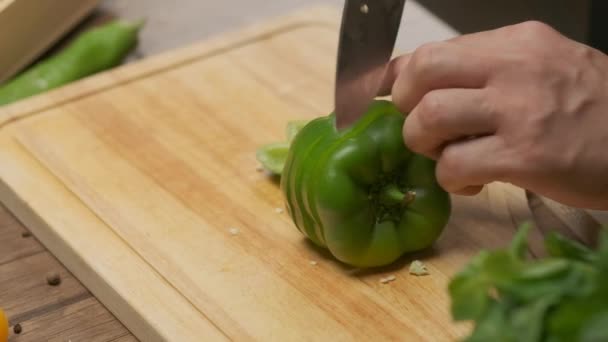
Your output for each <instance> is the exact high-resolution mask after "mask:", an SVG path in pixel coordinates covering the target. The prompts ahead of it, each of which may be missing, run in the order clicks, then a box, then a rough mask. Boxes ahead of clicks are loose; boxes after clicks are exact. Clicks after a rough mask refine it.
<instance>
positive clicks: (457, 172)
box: [436, 135, 509, 195]
mask: <svg viewBox="0 0 608 342" xmlns="http://www.w3.org/2000/svg"><path fill="white" fill-rule="evenodd" d="M504 148H505V147H504V143H503V141H502V139H501V138H500V137H499V136H496V135H490V136H486V137H481V138H476V139H472V140H466V141H462V142H458V143H454V144H450V145H448V146H447V147H446V148H445V149H444V150H443V151H442V153H441V156H440V157H439V160H438V161H437V168H436V174H437V181H438V182H439V184H440V185H441V186H442V187H443V188H444V189H445V190H446V191H448V192H451V193H456V194H462V195H474V194H477V193H478V192H479V191H481V189H482V187H483V186H484V185H485V184H488V183H491V182H493V181H500V180H503V178H504V176H505V174H506V172H507V170H508V168H507V164H506V163H508V161H509V159H508V158H501V155H502V154H503V151H504Z"/></svg>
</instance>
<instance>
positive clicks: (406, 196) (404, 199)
mask: <svg viewBox="0 0 608 342" xmlns="http://www.w3.org/2000/svg"><path fill="white" fill-rule="evenodd" d="M415 198H416V193H415V192H413V191H406V192H403V191H401V189H399V187H398V186H397V185H395V184H391V185H388V186H386V187H385V188H384V189H382V192H381V195H380V201H381V202H382V203H384V204H386V205H399V204H400V205H403V206H406V205H408V204H410V203H411V202H412V201H413V200H414V199H415Z"/></svg>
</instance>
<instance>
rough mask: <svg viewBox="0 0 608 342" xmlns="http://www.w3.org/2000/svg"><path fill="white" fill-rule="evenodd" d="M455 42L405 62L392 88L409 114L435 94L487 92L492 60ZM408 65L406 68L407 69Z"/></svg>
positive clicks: (423, 50)
mask: <svg viewBox="0 0 608 342" xmlns="http://www.w3.org/2000/svg"><path fill="white" fill-rule="evenodd" d="M472 51H474V50H471V49H470V48H468V47H465V46H462V45H459V44H455V43H452V42H444V43H435V44H428V45H425V46H423V47H421V48H419V49H417V50H416V51H415V52H414V53H413V54H412V55H411V56H410V57H409V58H406V60H407V63H406V62H405V60H404V61H399V62H395V64H396V66H397V67H398V66H402V69H401V72H400V73H398V76H397V78H396V79H395V81H394V83H393V87H392V97H393V99H392V100H393V102H394V103H395V104H396V105H397V107H398V108H399V109H400V110H401V111H403V112H405V113H407V112H409V111H411V110H412V109H413V108H414V107H415V106H416V104H417V103H418V102H419V101H420V100H421V99H422V97H423V96H424V95H425V94H426V93H428V92H429V91H431V90H435V89H443V88H483V87H484V86H485V85H486V82H487V80H488V78H489V74H490V65H491V61H489V57H485V56H483V55H481V54H478V53H475V52H472ZM403 64H405V67H403Z"/></svg>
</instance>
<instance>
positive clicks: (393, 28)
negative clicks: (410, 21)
mask: <svg viewBox="0 0 608 342" xmlns="http://www.w3.org/2000/svg"><path fill="white" fill-rule="evenodd" d="M404 6H405V0H345V3H344V10H343V13H342V23H341V29H340V37H339V47H338V60H337V66H336V83H335V95H334V106H335V109H334V111H335V113H336V126H337V127H338V129H343V128H346V127H348V126H350V125H351V124H352V123H353V122H355V121H356V120H357V119H359V118H360V117H361V115H363V113H364V112H365V110H366V109H367V107H368V106H369V105H370V103H371V102H372V101H373V99H374V98H375V97H376V96H377V93H378V90H379V87H380V85H381V82H382V79H383V78H384V74H385V71H386V66H387V64H388V62H389V61H390V59H391V56H392V53H393V49H394V47H395V40H396V39H397V33H398V31H399V25H400V23H401V16H402V14H403V7H404Z"/></svg>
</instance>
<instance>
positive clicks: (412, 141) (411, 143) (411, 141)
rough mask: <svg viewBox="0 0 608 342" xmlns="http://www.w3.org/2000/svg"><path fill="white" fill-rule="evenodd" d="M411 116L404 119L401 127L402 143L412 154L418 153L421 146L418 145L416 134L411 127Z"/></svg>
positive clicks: (418, 140) (414, 129)
mask: <svg viewBox="0 0 608 342" xmlns="http://www.w3.org/2000/svg"><path fill="white" fill-rule="evenodd" d="M411 122H412V116H411V115H408V116H407V117H406V118H405V123H404V125H403V129H402V132H403V142H404V143H405V145H406V146H407V147H408V148H409V149H410V150H411V151H413V152H416V153H420V152H421V150H422V146H421V144H420V139H419V136H418V134H417V132H416V128H415V126H414V125H411V124H410V123H411Z"/></svg>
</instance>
